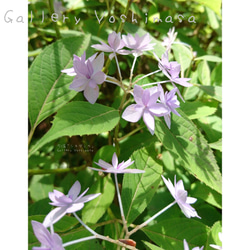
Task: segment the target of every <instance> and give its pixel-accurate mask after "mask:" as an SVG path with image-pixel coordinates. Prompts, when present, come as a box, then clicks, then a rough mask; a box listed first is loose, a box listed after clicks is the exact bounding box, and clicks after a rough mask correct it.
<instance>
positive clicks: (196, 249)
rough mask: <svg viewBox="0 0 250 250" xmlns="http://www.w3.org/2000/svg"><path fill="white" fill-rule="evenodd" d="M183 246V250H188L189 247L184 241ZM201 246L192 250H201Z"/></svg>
mask: <svg viewBox="0 0 250 250" xmlns="http://www.w3.org/2000/svg"><path fill="white" fill-rule="evenodd" d="M183 245H184V250H189V246H188V243H187V241H186V240H185V239H184V240H183ZM203 248H204V247H203V246H202V247H194V248H193V249H192V250H203Z"/></svg>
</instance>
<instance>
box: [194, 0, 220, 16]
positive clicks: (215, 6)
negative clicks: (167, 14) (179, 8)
mask: <svg viewBox="0 0 250 250" xmlns="http://www.w3.org/2000/svg"><path fill="white" fill-rule="evenodd" d="M193 1H195V2H197V3H199V4H201V5H205V6H207V7H209V8H210V9H212V10H213V11H214V12H215V13H216V14H217V15H218V16H220V17H221V1H222V0H193Z"/></svg>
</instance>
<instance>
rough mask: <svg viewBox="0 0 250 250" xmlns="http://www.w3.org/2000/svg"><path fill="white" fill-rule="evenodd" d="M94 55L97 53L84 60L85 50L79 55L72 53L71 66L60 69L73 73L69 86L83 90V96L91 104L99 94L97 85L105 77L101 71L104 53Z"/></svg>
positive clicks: (68, 73) (69, 73) (76, 89)
mask: <svg viewBox="0 0 250 250" xmlns="http://www.w3.org/2000/svg"><path fill="white" fill-rule="evenodd" d="M96 56H97V53H96V54H94V55H93V56H91V57H90V58H88V59H87V60H86V52H84V53H83V55H82V56H81V57H78V56H76V55H74V59H73V67H72V68H69V69H65V70H62V72H63V73H66V74H67V75H70V76H74V75H75V78H74V80H73V82H72V84H71V85H70V86H69V88H70V89H72V90H75V91H78V92H81V91H84V96H85V98H86V99H87V100H88V101H89V102H90V103H92V104H94V103H95V102H96V100H97V98H98V95H99V87H98V85H100V84H102V83H103V82H104V81H105V79H106V75H105V74H104V73H103V72H102V68H103V64H104V53H101V54H100V55H98V56H97V57H96Z"/></svg>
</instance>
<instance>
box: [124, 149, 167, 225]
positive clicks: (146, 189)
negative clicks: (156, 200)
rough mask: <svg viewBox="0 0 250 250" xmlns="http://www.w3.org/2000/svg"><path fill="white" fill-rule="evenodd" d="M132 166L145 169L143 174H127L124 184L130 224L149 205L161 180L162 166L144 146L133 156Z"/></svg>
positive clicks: (126, 213) (127, 217)
mask: <svg viewBox="0 0 250 250" xmlns="http://www.w3.org/2000/svg"><path fill="white" fill-rule="evenodd" d="M131 160H134V161H135V162H134V164H133V165H132V166H131V168H137V169H141V170H145V173H143V174H126V175H125V176H124V178H123V185H122V203H123V208H124V214H125V219H126V221H127V222H128V225H130V224H131V223H132V222H133V221H134V220H135V219H136V218H137V217H138V216H139V215H140V214H141V213H142V212H143V211H144V209H145V208H146V207H147V205H148V204H149V202H150V201H151V199H152V197H153V195H154V193H155V192H156V190H157V187H158V185H159V183H160V181H161V174H162V166H160V165H159V164H158V163H157V162H156V161H155V160H154V159H153V158H152V156H150V154H149V152H148V151H147V150H146V149H145V148H142V149H140V150H138V151H135V152H134V153H133V155H132V157H131Z"/></svg>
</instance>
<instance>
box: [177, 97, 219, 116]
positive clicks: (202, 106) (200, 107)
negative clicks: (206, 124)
mask: <svg viewBox="0 0 250 250" xmlns="http://www.w3.org/2000/svg"><path fill="white" fill-rule="evenodd" d="M216 106H217V104H216V103H214V102H206V103H204V102H200V101H195V102H185V105H183V106H182V107H181V110H182V111H183V112H184V113H185V114H186V115H187V116H188V118H189V119H191V120H192V119H198V118H201V117H204V116H209V115H212V114H214V113H215V112H216V110H217V107H216Z"/></svg>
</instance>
